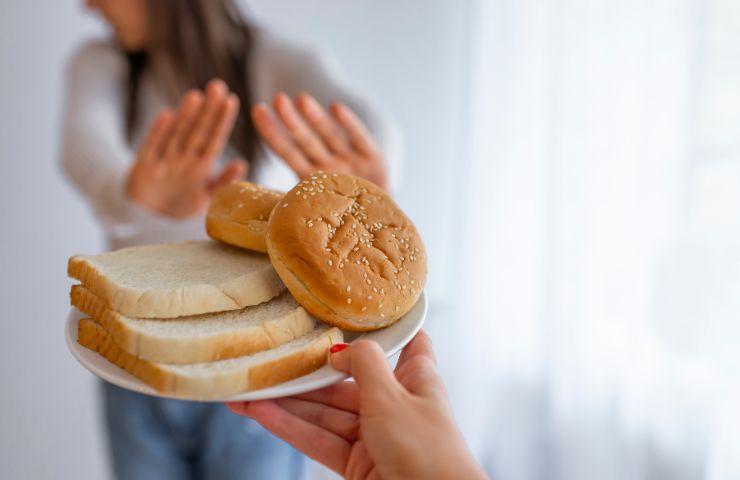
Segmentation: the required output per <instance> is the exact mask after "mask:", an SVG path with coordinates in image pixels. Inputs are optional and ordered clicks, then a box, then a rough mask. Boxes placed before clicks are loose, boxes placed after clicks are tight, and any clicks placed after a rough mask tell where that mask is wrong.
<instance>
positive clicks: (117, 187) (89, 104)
mask: <svg viewBox="0 0 740 480" xmlns="http://www.w3.org/2000/svg"><path fill="white" fill-rule="evenodd" d="M126 68H127V66H126V62H125V59H124V58H123V56H122V55H121V54H120V53H119V52H118V51H117V50H116V49H115V48H114V47H113V46H112V45H110V44H107V43H105V42H101V41H98V42H90V43H87V44H85V45H83V46H82V47H81V48H80V49H79V50H78V51H77V52H76V53H75V54H74V55H73V57H72V58H71V60H70V62H69V64H68V67H67V77H66V85H65V94H66V97H65V105H64V110H63V117H62V132H61V142H62V145H61V155H60V163H61V168H62V171H63V172H64V174H65V176H66V177H67V178H68V180H69V181H70V182H71V183H72V184H73V185H74V186H75V188H76V189H77V190H78V191H80V192H81V194H82V195H83V196H84V197H85V198H86V199H87V200H88V202H89V203H90V204H91V206H92V207H93V209H94V210H95V213H96V215H97V216H98V217H99V219H100V220H101V221H102V222H103V223H104V224H105V225H107V226H108V227H114V226H116V225H120V224H125V223H128V222H131V221H133V220H134V219H135V218H136V217H138V216H141V215H146V212H144V211H143V209H141V208H140V207H138V206H136V205H135V204H134V203H133V202H132V201H131V200H130V199H129V198H128V196H127V194H126V192H125V180H126V175H127V172H128V169H129V166H130V165H131V162H132V161H133V155H134V153H133V151H132V149H131V148H130V147H129V145H128V143H127V142H126V139H125V133H124V132H125V128H124V105H125V102H124V98H123V95H124V92H125V88H124V87H125V81H126Z"/></svg>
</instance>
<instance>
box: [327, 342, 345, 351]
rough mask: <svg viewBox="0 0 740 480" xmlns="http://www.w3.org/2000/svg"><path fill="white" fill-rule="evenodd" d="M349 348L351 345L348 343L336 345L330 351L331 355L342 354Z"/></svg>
mask: <svg viewBox="0 0 740 480" xmlns="http://www.w3.org/2000/svg"><path fill="white" fill-rule="evenodd" d="M347 347H349V344H348V343H335V344H334V345H332V346H331V348H330V349H329V353H337V352H341V351H342V350H344V349H345V348H347Z"/></svg>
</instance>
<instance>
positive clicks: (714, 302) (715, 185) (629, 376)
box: [450, 0, 740, 480]
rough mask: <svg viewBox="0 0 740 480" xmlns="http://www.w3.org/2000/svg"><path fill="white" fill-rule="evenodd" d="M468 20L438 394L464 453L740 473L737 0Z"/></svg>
mask: <svg viewBox="0 0 740 480" xmlns="http://www.w3.org/2000/svg"><path fill="white" fill-rule="evenodd" d="M475 18H476V28H475V32H474V33H473V37H474V42H473V44H474V45H475V47H476V50H475V52H474V55H473V59H474V61H473V63H474V67H475V68H474V75H473V77H472V85H471V96H470V99H471V104H472V105H473V106H474V107H473V113H472V116H471V122H470V125H471V129H472V132H473V135H472V142H471V151H470V152H469V153H470V158H471V159H472V161H471V163H470V166H469V170H468V171H467V172H466V175H467V178H468V180H469V183H468V185H469V187H470V188H469V190H468V191H469V195H468V197H467V198H466V206H467V208H466V209H465V211H466V219H465V222H464V223H465V228H464V229H463V236H462V237H463V238H464V239H465V242H466V243H467V244H466V245H465V249H464V251H465V252H467V255H466V256H465V260H466V263H465V265H466V268H465V272H464V277H465V278H466V279H467V283H466V286H467V288H466V289H465V292H466V296H467V298H466V301H465V309H466V314H465V315H463V316H462V318H463V319H464V322H465V323H464V328H463V329H461V331H462V332H463V335H464V337H465V338H466V341H469V342H470V344H471V345H472V347H471V348H468V349H466V350H464V351H463V353H461V354H460V355H461V359H460V365H465V368H461V370H463V371H464V372H465V373H464V374H463V375H459V376H458V377H457V378H456V379H455V380H454V386H453V387H452V388H451V397H452V400H453V404H454V406H455V409H456V411H457V412H458V419H459V421H460V423H461V425H462V427H463V430H464V431H465V433H466V434H467V436H468V439H469V440H470V443H471V447H472V448H473V450H474V452H475V454H476V455H477V456H478V457H479V458H480V459H481V461H482V462H484V463H485V465H486V468H488V469H489V471H490V473H491V474H493V475H494V476H495V477H497V478H501V479H507V480H512V479H537V478H541V479H569V480H574V479H596V478H598V479H602V480H604V479H606V480H608V479H625V478H629V479H724V478H740V460H738V459H740V447H739V446H738V445H740V415H739V414H738V408H739V407H738V405H740V396H738V392H737V387H738V384H739V383H740V373H738V372H740V353H738V352H740V273H739V272H740V56H738V55H737V48H738V45H740V3H738V2H736V1H735V0H663V1H658V0H654V1H649V0H623V1H614V0H550V1H546V0H540V1H538V0H518V1H504V0H501V1H486V0H479V1H478V2H477V12H476V15H475ZM450 328H451V329H453V328H454V329H459V327H458V326H454V327H453V326H451V327H450Z"/></svg>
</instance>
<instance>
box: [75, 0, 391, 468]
mask: <svg viewBox="0 0 740 480" xmlns="http://www.w3.org/2000/svg"><path fill="white" fill-rule="evenodd" d="M87 6H88V8H89V9H91V10H94V11H96V12H98V13H99V14H101V16H102V17H103V18H104V19H105V21H106V22H107V23H108V24H109V26H110V27H111V28H112V29H113V31H114V39H112V40H110V41H108V40H99V41H94V42H90V43H88V44H86V45H83V46H82V47H81V48H80V49H79V50H78V51H77V52H76V53H75V54H74V56H73V58H72V60H71V62H70V65H69V70H68V78H67V86H66V106H65V111H64V118H63V125H62V128H63V132H62V141H63V145H62V155H61V164H62V168H63V170H64V172H65V174H66V175H67V177H68V178H69V180H70V181H71V182H72V183H73V184H74V185H75V187H76V188H77V189H78V190H79V191H80V192H81V193H82V194H83V195H84V197H85V198H86V199H87V200H88V201H89V202H90V205H91V206H92V207H93V209H94V211H95V213H96V217H97V218H98V219H99V220H100V222H101V224H102V226H103V228H104V231H105V234H106V237H107V240H108V244H109V246H110V248H120V247H124V246H130V245H136V244H144V243H156V242H162V241H177V240H185V239H198V238H204V236H205V233H204V227H203V215H204V211H205V209H206V208H207V205H208V202H209V200H210V196H211V194H212V192H213V191H214V190H215V189H216V188H218V187H219V186H221V185H225V184H227V183H230V182H232V181H235V180H238V179H240V178H243V177H244V176H245V175H247V173H248V178H249V179H250V180H252V181H255V182H258V183H261V184H264V185H266V186H268V187H271V188H275V189H288V188H290V187H291V186H292V185H293V184H294V183H295V182H296V176H297V177H298V178H303V177H306V176H308V175H310V174H311V173H312V172H314V171H316V170H319V169H322V170H326V171H343V172H348V173H354V174H356V175H360V176H363V177H365V178H367V179H369V180H371V181H373V182H375V183H377V184H378V185H380V186H382V187H384V188H388V184H389V177H390V176H389V167H392V166H394V165H396V164H397V159H396V158H395V155H394V154H393V150H394V148H393V141H392V139H391V131H392V129H391V128H389V127H388V125H387V123H384V122H382V121H381V120H380V117H379V116H378V115H377V114H376V113H374V112H373V111H372V110H370V109H369V108H368V107H367V106H366V104H365V103H364V102H363V101H362V100H360V99H359V97H357V96H355V95H352V94H350V93H348V91H347V90H346V89H344V88H343V87H341V86H340V85H339V84H338V83H337V82H336V80H335V78H336V75H335V74H334V73H333V72H332V70H331V68H330V67H329V65H328V64H327V62H326V60H325V59H324V58H322V57H321V56H319V55H317V54H316V53H314V52H312V51H310V50H308V49H305V48H299V47H296V46H294V45H291V44H290V43H287V42H285V41H283V40H280V39H277V38H275V37H274V36H272V35H270V34H268V33H266V32H264V31H262V30H259V29H256V28H255V27H254V26H252V25H251V24H249V23H247V22H246V21H245V20H244V19H243V17H242V15H241V12H240V11H239V9H238V7H237V5H235V3H234V2H233V1H232V0H87ZM303 92H305V93H303ZM268 102H269V104H270V105H271V107H272V108H270V107H268ZM329 105H331V107H330V108H328V109H326V108H325V106H329ZM261 141H264V143H266V144H267V146H268V147H269V149H270V150H271V151H272V154H271V153H269V152H268V151H267V150H266V149H264V148H263V146H262V142H261ZM376 141H377V143H376ZM103 399H104V408H105V418H106V425H107V428H108V434H109V444H110V449H111V453H112V459H113V466H114V470H115V473H116V475H117V477H118V478H124V479H126V478H132V479H134V478H136V479H140V478H160V479H167V478H172V479H181V478H192V477H202V478H218V479H229V478H297V477H298V476H300V474H301V467H302V460H301V457H300V456H299V454H298V453H297V452H295V451H294V450H292V449H291V448H290V447H288V446H287V445H286V444H284V443H282V442H281V441H279V440H277V439H276V438H274V437H272V436H271V435H270V434H269V433H267V432H266V431H264V430H263V429H262V428H261V427H260V426H259V425H257V424H256V423H255V422H253V421H252V420H244V421H237V420H236V419H235V418H234V417H233V416H231V415H230V414H229V412H228V410H227V409H226V408H225V407H224V406H223V405H220V404H210V403H197V402H184V401H174V400H165V399H159V398H154V397H149V396H145V395H140V394H137V393H133V392H130V391H127V390H122V389H119V388H118V387H115V386H113V385H110V384H107V383H105V384H103Z"/></svg>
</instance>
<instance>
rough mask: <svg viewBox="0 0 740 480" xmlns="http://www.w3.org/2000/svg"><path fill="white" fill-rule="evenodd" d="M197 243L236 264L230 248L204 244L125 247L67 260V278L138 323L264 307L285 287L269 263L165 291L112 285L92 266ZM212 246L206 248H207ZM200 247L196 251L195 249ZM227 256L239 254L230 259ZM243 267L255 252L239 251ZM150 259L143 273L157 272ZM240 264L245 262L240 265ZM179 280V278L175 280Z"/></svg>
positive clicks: (190, 281)
mask: <svg viewBox="0 0 740 480" xmlns="http://www.w3.org/2000/svg"><path fill="white" fill-rule="evenodd" d="M199 243H200V244H202V246H203V248H209V249H212V250H216V251H217V250H219V249H231V251H230V252H228V253H226V250H225V253H224V255H225V257H224V258H228V259H229V261H230V262H239V261H240V258H241V255H242V253H241V252H243V251H242V250H238V249H234V248H233V247H228V246H225V245H223V244H219V243H217V242H212V241H210V240H205V241H195V242H182V243H172V244H162V245H143V246H137V247H129V248H124V249H121V250H116V251H114V252H108V253H103V254H100V255H94V256H86V255H76V256H73V257H71V258H70V259H69V262H68V264H67V273H68V275H69V276H70V277H72V278H76V279H78V280H79V281H80V282H81V283H82V285H84V286H85V287H87V288H88V289H89V290H90V291H92V292H93V293H94V294H95V295H96V296H97V297H98V298H100V300H102V301H103V302H104V303H105V305H106V306H107V307H108V308H110V309H112V310H115V311H118V312H120V313H123V314H124V315H128V316H130V317H138V318H176V317H181V316H186V315H200V314H203V313H212V312H223V311H228V310H239V309H242V308H244V307H248V306H251V305H257V304H259V303H262V302H266V301H268V300H270V299H271V298H273V297H275V296H277V295H278V294H280V293H281V292H282V291H283V290H284V289H285V286H284V285H283V283H282V281H281V280H280V277H278V275H277V273H276V272H275V270H274V268H272V265H271V264H270V263H269V262H266V261H265V262H264V265H263V266H261V267H259V268H257V269H246V268H245V271H244V273H243V274H241V275H234V277H233V278H229V279H227V280H224V281H220V282H218V283H208V281H205V280H204V281H202V282H198V281H197V279H195V280H193V278H183V279H182V282H181V283H180V284H178V285H176V286H171V287H168V288H157V289H151V288H138V287H136V286H132V285H126V284H123V283H122V282H117V281H115V280H113V279H111V278H110V277H109V276H108V275H106V272H105V271H104V270H105V269H104V268H103V269H101V268H99V267H98V266H97V265H96V264H97V263H98V261H97V260H98V259H101V258H103V257H104V256H108V255H119V256H121V255H126V254H132V255H136V254H137V253H138V251H144V250H146V249H151V248H157V249H160V250H161V249H164V250H166V249H168V248H173V249H177V248H179V247H184V246H187V245H188V244H199ZM209 244H212V245H209ZM199 248H200V247H199ZM233 252H239V254H238V255H236V256H235V255H233ZM243 254H244V255H245V257H244V259H245V262H248V261H249V262H252V261H253V258H254V257H249V255H252V256H254V255H258V254H257V253H251V254H250V253H247V252H243ZM156 262H157V260H156V259H154V260H153V261H152V263H151V264H150V265H147V268H151V270H152V271H153V272H155V271H156V270H157V264H156ZM245 265H246V263H245ZM175 280H179V279H175Z"/></svg>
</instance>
